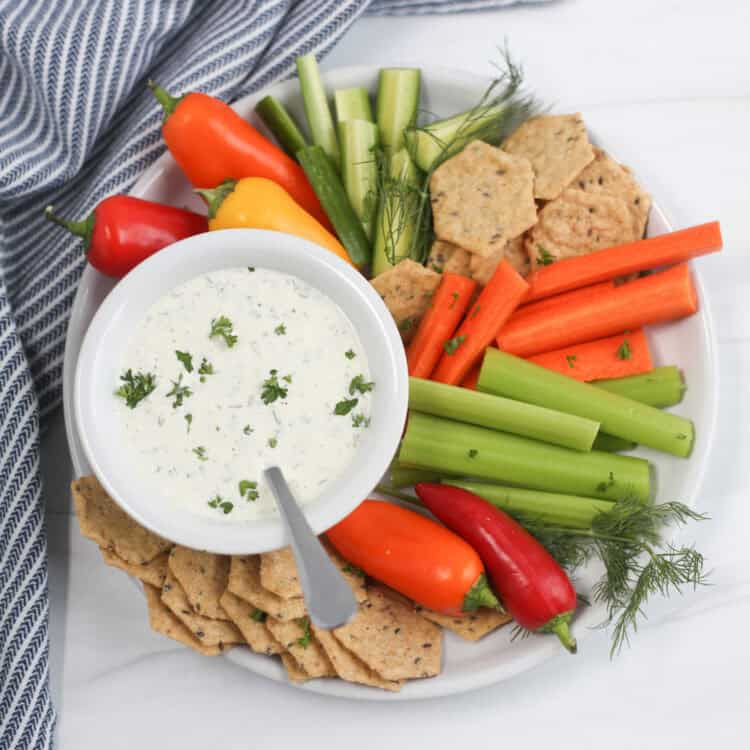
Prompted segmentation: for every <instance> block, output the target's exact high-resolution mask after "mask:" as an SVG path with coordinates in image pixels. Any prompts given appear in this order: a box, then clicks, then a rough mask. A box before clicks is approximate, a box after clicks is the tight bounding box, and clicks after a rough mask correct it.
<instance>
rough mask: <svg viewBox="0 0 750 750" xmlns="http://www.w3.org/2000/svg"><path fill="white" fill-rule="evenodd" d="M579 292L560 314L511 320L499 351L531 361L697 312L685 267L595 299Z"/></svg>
mask: <svg viewBox="0 0 750 750" xmlns="http://www.w3.org/2000/svg"><path fill="white" fill-rule="evenodd" d="M581 292H583V293H584V294H582V295H581V299H580V300H578V299H577V297H576V295H575V294H571V295H569V297H568V304H567V305H566V306H565V308H564V309H562V308H560V307H559V306H557V307H555V308H554V309H553V310H552V311H550V310H549V309H542V310H540V311H538V312H537V313H536V314H532V312H531V311H526V312H525V313H524V315H523V317H520V318H518V319H517V320H515V321H514V320H513V318H511V319H510V320H509V321H508V323H507V324H506V325H505V327H504V328H503V329H502V330H501V331H500V334H499V335H498V337H497V344H498V346H499V347H500V348H501V349H502V350H503V351H506V352H509V353H510V354H515V355H516V356H518V357H531V356H533V355H534V354H541V353H542V352H549V351H554V350H555V349H561V348H563V347H565V346H572V345H573V344H580V343H583V342H585V341H594V340H595V339H600V338H604V337H605V336H612V335H614V334H615V333H617V332H618V331H627V330H634V329H636V328H640V327H641V326H644V325H647V324H649V323H661V322H664V321H667V320H675V319H677V318H684V317H686V316H688V315H692V314H693V313H694V312H695V311H696V310H697V309H698V298H697V295H696V292H695V287H694V286H693V282H692V279H691V278H690V269H689V268H688V265H687V263H683V264H681V265H679V266H675V267H674V268H670V269H669V270H668V271H662V272H661V273H655V274H652V275H651V276H645V277H643V278H641V279H636V280H635V281H630V282H628V283H627V284H621V285H620V286H617V287H615V288H614V289H612V290H610V291H602V292H601V293H600V294H599V295H597V296H594V297H591V295H590V294H588V293H587V292H586V290H581ZM529 307H534V305H530V306H529Z"/></svg>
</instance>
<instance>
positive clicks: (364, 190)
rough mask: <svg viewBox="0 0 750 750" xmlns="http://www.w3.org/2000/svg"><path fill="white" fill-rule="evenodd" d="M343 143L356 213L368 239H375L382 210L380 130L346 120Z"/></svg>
mask: <svg viewBox="0 0 750 750" xmlns="http://www.w3.org/2000/svg"><path fill="white" fill-rule="evenodd" d="M339 141H340V143H341V177H342V179H343V181H344V187H345V188H346V194H347V195H348V196H349V202H350V203H351V204H352V208H353V209H354V213H355V214H357V216H358V217H359V220H360V221H361V222H362V228H363V229H364V230H365V234H366V235H367V239H368V240H371V239H372V235H373V231H374V228H375V213H376V211H377V207H378V197H377V191H378V186H377V183H378V170H377V165H376V164H375V151H374V149H375V147H376V146H377V145H378V128H377V126H376V125H375V123H372V122H367V121H365V120H344V121H343V122H340V123H339Z"/></svg>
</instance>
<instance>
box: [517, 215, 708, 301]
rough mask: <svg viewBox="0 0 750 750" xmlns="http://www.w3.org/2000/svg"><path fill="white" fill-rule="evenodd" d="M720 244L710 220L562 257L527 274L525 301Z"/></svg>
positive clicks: (655, 265) (667, 263)
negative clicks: (586, 253) (579, 254)
mask: <svg viewBox="0 0 750 750" xmlns="http://www.w3.org/2000/svg"><path fill="white" fill-rule="evenodd" d="M721 245H722V239H721V228H720V226H719V222H718V221H711V222H708V223H707V224H700V225H698V226H696V227H690V228H689V229H680V230H679V231H677V232H670V233H669V234H662V235H659V236H658V237H649V238H648V239H646V240H638V241H637V242H629V243H627V244H625V245H619V246H617V247H610V248H607V249H606V250H599V251H598V252H595V253H590V254H589V255H581V256H579V257H577V258H566V259H565V260H561V261H558V262H557V263H552V264H551V265H549V266H543V267H542V268H540V269H539V270H538V271H536V272H535V273H534V274H533V275H532V276H531V278H530V279H529V284H530V285H531V289H530V290H529V294H528V296H527V298H526V300H525V302H533V301H534V300H538V299H542V298H543V297H550V296H551V295H553V294H560V292H566V291H569V290H570V289H578V288H579V287H582V286H588V285H589V284H596V283H597V282H600V281H606V280H607V279H616V278H617V277H618V276H627V275H628V274H631V273H636V272H638V271H650V270H653V269H655V268H662V267H664V266H672V265H675V264H677V263H683V262H685V261H687V260H690V259H691V258H695V257H697V256H699V255H705V254H707V253H713V252H716V251H717V250H721Z"/></svg>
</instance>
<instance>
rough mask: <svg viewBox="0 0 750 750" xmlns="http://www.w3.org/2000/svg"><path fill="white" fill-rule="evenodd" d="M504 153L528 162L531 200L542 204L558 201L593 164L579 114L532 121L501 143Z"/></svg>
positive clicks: (552, 116) (538, 118)
mask: <svg viewBox="0 0 750 750" xmlns="http://www.w3.org/2000/svg"><path fill="white" fill-rule="evenodd" d="M503 150H504V151H507V152H508V153H510V154H515V155H516V156H524V157H526V158H527V159H528V160H529V161H530V162H531V166H532V168H533V170H534V175H535V179H534V197H535V198H539V199H541V200H553V199H554V198H557V196H558V195H560V193H562V191H563V190H564V189H565V188H566V187H568V185H570V183H571V182H573V180H574V178H575V177H576V175H577V174H578V173H579V172H580V171H581V170H582V169H583V168H584V167H585V166H586V165H587V164H589V163H590V162H592V161H593V160H594V149H593V148H592V146H591V143H589V137H588V134H587V133H586V126H585V125H584V123H583V118H582V117H581V115H580V113H579V114H574V115H542V116H541V117H532V118H531V119H530V120H526V122H524V123H523V124H522V125H521V126H520V127H519V128H518V129H517V130H516V131H515V132H514V133H513V134H512V135H511V136H510V137H509V138H508V139H507V140H506V141H505V143H503Z"/></svg>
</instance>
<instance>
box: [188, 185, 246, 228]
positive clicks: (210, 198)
mask: <svg viewBox="0 0 750 750" xmlns="http://www.w3.org/2000/svg"><path fill="white" fill-rule="evenodd" d="M236 184H237V180H224V182H222V183H221V184H220V185H218V186H217V187H215V188H210V189H208V188H203V189H199V190H196V191H195V192H196V193H198V195H200V196H201V197H202V198H203V200H204V201H206V204H207V205H208V218H209V219H213V218H215V216H216V214H217V212H218V210H219V208H221V204H222V203H223V202H224V199H225V198H226V197H227V196H228V195H230V194H231V192H232V191H233V190H234V187H235V185H236Z"/></svg>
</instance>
